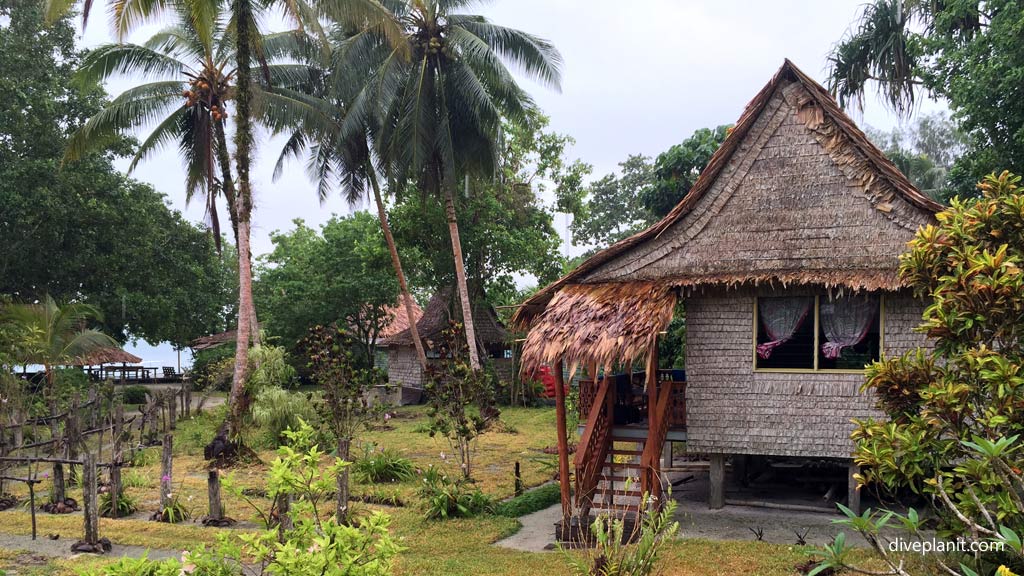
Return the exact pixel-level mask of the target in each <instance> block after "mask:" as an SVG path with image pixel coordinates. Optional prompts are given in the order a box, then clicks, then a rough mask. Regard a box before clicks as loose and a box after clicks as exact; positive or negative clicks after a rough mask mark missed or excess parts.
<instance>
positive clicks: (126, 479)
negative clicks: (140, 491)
mask: <svg viewBox="0 0 1024 576" xmlns="http://www.w3.org/2000/svg"><path fill="white" fill-rule="evenodd" d="M153 485H154V483H153V482H152V481H151V480H149V479H148V478H146V477H145V476H143V475H142V474H139V473H138V472H136V471H135V470H131V469H128V470H125V471H124V472H122V473H121V487H122V488H149V487H150V486H153Z"/></svg>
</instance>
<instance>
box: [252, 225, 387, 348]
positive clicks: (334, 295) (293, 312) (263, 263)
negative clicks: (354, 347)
mask: <svg viewBox="0 0 1024 576" xmlns="http://www.w3.org/2000/svg"><path fill="white" fill-rule="evenodd" d="M271 241H272V242H273V243H274V250H273V251H272V252H271V253H270V254H267V255H265V256H262V257H261V258H260V264H259V266H258V268H257V275H258V276H257V281H256V286H255V293H256V294H255V295H256V302H257V305H258V307H259V310H260V311H261V314H262V317H261V327H262V328H264V329H265V330H266V331H267V333H268V335H270V336H273V337H277V338H280V342H281V343H282V344H283V345H284V346H285V347H286V348H289V349H294V348H295V345H296V344H297V343H298V342H299V340H301V339H302V338H303V337H305V336H306V332H307V330H308V329H309V328H310V327H311V326H316V325H318V324H319V325H330V324H335V323H336V324H338V325H339V326H344V327H347V328H348V329H349V330H350V331H351V332H352V335H353V336H355V337H356V341H357V342H358V343H359V344H360V348H361V352H360V357H359V362H361V363H362V364H363V366H372V364H373V354H374V350H375V346H374V342H375V341H376V340H377V335H378V334H379V333H380V331H381V330H382V329H383V328H384V327H386V326H387V324H388V323H390V322H391V320H392V318H393V316H392V314H391V312H390V310H389V309H390V308H391V307H393V306H394V305H395V303H396V302H397V300H398V283H397V281H396V280H395V275H394V272H393V271H392V269H391V260H390V257H389V255H388V249H387V245H386V244H385V243H384V236H383V234H382V233H381V229H380V223H379V222H378V221H377V219H376V218H374V217H373V216H371V215H370V214H368V213H366V212H356V213H355V214H353V215H351V216H346V217H343V218H337V217H335V218H332V219H331V220H330V221H328V222H327V223H326V224H324V225H323V226H322V227H321V228H320V231H319V232H318V231H316V230H313V229H312V228H309V227H308V226H306V225H305V224H304V223H303V222H302V221H301V220H296V222H295V229H294V230H292V231H290V232H287V233H282V232H275V233H273V234H271Z"/></svg>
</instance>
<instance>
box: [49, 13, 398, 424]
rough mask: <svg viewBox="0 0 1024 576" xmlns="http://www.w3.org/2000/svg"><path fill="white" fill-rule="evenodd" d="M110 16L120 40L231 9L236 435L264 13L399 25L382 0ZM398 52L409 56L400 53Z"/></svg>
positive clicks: (248, 327) (241, 403) (248, 301)
mask: <svg viewBox="0 0 1024 576" xmlns="http://www.w3.org/2000/svg"><path fill="white" fill-rule="evenodd" d="M46 2H47V15H48V17H49V18H51V19H54V18H57V17H60V16H61V15H62V14H65V13H66V12H67V11H68V10H69V9H70V8H71V7H72V6H74V5H76V4H77V0H46ZM109 4H110V13H111V20H112V25H113V27H114V30H115V32H116V34H117V37H118V39H122V40H123V39H124V37H125V36H126V35H127V34H128V33H129V32H130V31H131V30H132V29H134V28H135V27H137V26H138V25H139V24H141V23H143V22H146V21H148V20H151V19H153V18H155V17H156V16H158V15H159V14H161V13H163V12H165V11H167V10H182V11H184V12H185V13H186V14H187V15H188V17H189V18H191V19H194V20H210V19H213V18H215V15H216V14H218V13H220V10H221V9H222V8H224V7H225V6H228V7H229V9H228V14H229V23H228V25H227V29H230V30H232V31H233V39H234V59H235V70H236V72H235V112H234V115H235V133H234V143H235V175H236V176H237V179H236V186H237V188H236V192H235V199H234V215H235V220H236V223H237V229H238V232H237V235H236V236H237V247H238V286H239V290H238V292H239V297H238V310H239V313H238V331H237V334H238V336H237V342H236V353H235V367H234V372H233V376H232V382H231V391H230V393H229V396H228V402H229V404H230V406H231V414H230V417H229V419H228V423H229V428H230V430H229V432H230V434H231V435H232V436H233V437H235V436H237V435H238V432H239V431H240V429H241V425H242V416H243V415H244V414H245V411H246V409H247V400H246V396H245V378H246V373H247V370H248V362H249V360H248V358H249V343H250V340H251V339H252V338H254V337H255V336H257V334H256V317H255V307H254V304H253V298H252V257H251V252H252V250H251V245H250V231H251V218H252V210H253V195H252V184H251V180H250V167H251V163H252V155H253V153H254V136H253V134H254V118H253V115H254V112H255V110H256V106H255V105H256V97H255V89H256V83H255V82H254V81H253V75H252V72H253V66H254V63H255V62H258V63H259V64H260V68H261V70H262V73H263V77H264V78H263V79H264V80H265V83H266V84H270V82H271V72H270V71H269V70H268V66H267V64H266V59H265V58H264V57H263V54H262V53H261V50H260V34H259V18H260V16H261V15H263V14H264V13H267V12H269V11H270V10H271V9H273V8H282V9H283V10H284V13H285V15H286V16H287V17H289V18H290V19H291V20H293V21H294V22H295V23H296V24H298V25H299V27H300V28H303V29H306V30H308V33H309V34H311V35H312V36H315V37H318V38H323V32H322V29H321V27H320V22H321V21H323V20H334V21H339V22H348V23H358V24H359V25H360V26H361V27H363V28H365V29H367V30H372V31H373V32H374V33H375V35H376V36H378V37H381V38H385V39H387V40H388V41H390V42H392V43H395V44H398V43H399V42H400V38H401V34H400V30H399V28H398V27H397V25H396V24H395V23H394V21H393V20H392V19H391V18H390V13H389V11H388V10H386V9H385V8H384V7H383V6H382V5H381V4H380V2H379V1H378V0H109ZM93 5H94V2H93V0H82V19H83V26H84V25H85V24H86V22H87V18H88V16H89V13H90V10H91V9H92V7H93ZM397 53H398V54H400V55H402V54H404V51H403V50H399V51H398V52H397Z"/></svg>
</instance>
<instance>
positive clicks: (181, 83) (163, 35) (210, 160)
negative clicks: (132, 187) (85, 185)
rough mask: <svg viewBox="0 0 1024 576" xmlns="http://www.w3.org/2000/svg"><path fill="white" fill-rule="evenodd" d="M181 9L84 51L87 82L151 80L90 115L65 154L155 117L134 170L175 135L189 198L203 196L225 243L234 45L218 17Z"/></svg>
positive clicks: (82, 78)
mask: <svg viewBox="0 0 1024 576" xmlns="http://www.w3.org/2000/svg"><path fill="white" fill-rule="evenodd" d="M177 16H178V20H179V22H178V23H177V24H175V25H173V26H171V27H168V28H165V29H163V30H161V31H160V32H157V33H156V34H155V35H154V36H153V37H151V38H150V39H149V40H147V41H145V42H144V43H142V44H131V43H124V44H104V45H102V46H99V47H98V48H96V49H94V50H92V51H91V52H89V53H88V54H87V55H86V57H85V58H84V59H83V61H82V65H81V68H80V69H79V70H78V72H77V75H76V80H77V81H78V82H80V83H82V84H83V85H92V84H96V83H101V82H104V81H106V80H109V79H111V78H113V77H118V76H120V77H130V78H146V79H151V80H153V81H151V82H147V83H144V84H140V85H138V86H134V87H132V88H129V89H128V90H126V91H124V92H123V93H122V94H121V95H119V96H118V97H117V98H115V99H114V100H113V101H112V102H110V103H109V104H108V105H107V106H105V107H104V109H103V110H102V111H100V112H99V113H98V114H96V115H95V116H93V117H92V118H90V119H89V120H88V121H87V122H86V123H85V124H84V125H83V126H82V127H81V128H79V129H78V130H77V131H76V132H75V134H74V135H73V136H72V138H71V140H70V142H69V143H68V148H67V152H66V159H67V160H77V159H79V158H81V157H82V156H84V155H85V154H87V153H89V152H91V151H94V150H97V149H102V148H103V147H104V146H105V145H106V144H107V143H108V142H109V141H110V140H111V139H112V138H114V137H117V136H120V135H121V134H123V133H125V132H126V131H139V130H142V129H144V128H147V127H149V126H150V125H152V124H156V127H155V128H153V129H152V131H151V132H150V133H149V136H147V137H146V138H145V139H144V140H143V142H142V144H141V145H140V146H139V147H138V149H137V150H136V152H135V155H134V157H133V158H132V161H131V164H129V167H128V170H129V172H130V171H132V170H134V168H135V167H136V166H137V165H138V164H139V162H140V161H142V160H144V159H146V158H147V157H148V156H150V155H151V154H152V153H153V152H155V151H157V150H159V149H160V148H161V147H162V146H165V145H167V144H171V143H176V144H177V146H178V154H179V155H180V156H181V160H182V163H183V164H184V167H185V174H186V176H185V200H186V202H191V201H192V200H193V198H194V197H195V196H196V194H202V195H203V196H204V198H203V205H204V207H205V209H206V217H207V219H208V220H209V222H210V225H211V229H212V231H213V234H214V237H215V240H216V242H217V248H218V250H219V249H220V224H219V221H218V217H217V198H218V197H219V196H223V197H224V199H225V200H226V201H227V204H228V212H229V214H230V215H231V221H232V228H233V229H234V232H235V234H236V235H237V223H236V220H237V218H236V217H235V210H234V206H233V203H234V197H235V191H234V185H233V178H232V175H231V164H230V151H229V150H228V148H227V138H226V128H225V124H226V118H227V116H228V112H227V105H228V101H229V100H231V99H232V98H233V97H234V95H233V91H234V84H233V80H234V75H235V70H234V62H233V56H234V54H233V48H234V47H233V45H232V44H231V42H230V39H229V38H228V37H227V36H226V35H225V34H224V29H223V27H222V26H219V25H218V22H217V20H216V19H211V20H200V19H195V18H190V17H188V15H187V14H185V13H184V12H182V13H178V14H177ZM218 174H219V178H218Z"/></svg>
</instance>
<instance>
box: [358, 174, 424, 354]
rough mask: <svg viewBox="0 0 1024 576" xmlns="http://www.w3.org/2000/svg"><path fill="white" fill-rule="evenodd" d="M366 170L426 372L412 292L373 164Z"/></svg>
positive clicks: (413, 335) (410, 329)
mask: <svg viewBox="0 0 1024 576" xmlns="http://www.w3.org/2000/svg"><path fill="white" fill-rule="evenodd" d="M367 172H368V174H369V177H370V185H371V186H372V187H373V200H374V201H375V202H376V203H377V217H378V218H380V228H381V230H383V231H384V240H385V241H386V242H387V243H388V251H389V252H390V253H391V265H392V266H393V267H394V268H395V276H397V277H398V290H399V292H401V296H402V302H403V303H404V304H405V315H406V317H407V318H409V333H410V334H411V335H412V342H413V345H415V346H416V357H417V358H419V361H420V367H421V368H423V371H424V372H426V370H427V354H426V352H425V351H424V350H423V341H422V340H420V331H419V328H417V327H416V322H415V321H414V318H415V316H414V314H413V301H412V294H410V293H409V285H408V284H406V282H405V272H404V271H402V261H401V260H400V259H399V258H398V247H397V246H396V245H395V237H394V236H393V235H392V234H391V225H390V224H388V213H387V211H386V210H384V200H383V199H382V198H381V194H380V184H379V183H378V182H377V176H376V175H374V172H373V166H368V171H367Z"/></svg>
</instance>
